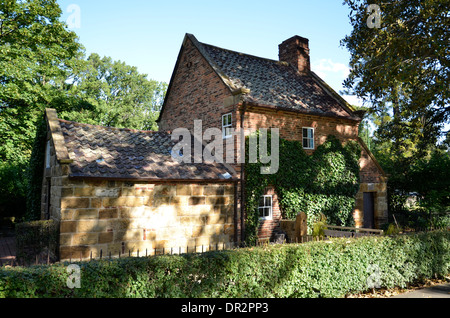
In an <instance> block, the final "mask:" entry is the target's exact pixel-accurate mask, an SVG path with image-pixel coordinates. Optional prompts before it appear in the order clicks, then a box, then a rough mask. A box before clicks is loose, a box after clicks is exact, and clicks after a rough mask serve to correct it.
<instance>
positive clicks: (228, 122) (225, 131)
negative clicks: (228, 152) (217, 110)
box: [222, 113, 233, 138]
mask: <svg viewBox="0 0 450 318" xmlns="http://www.w3.org/2000/svg"><path fill="white" fill-rule="evenodd" d="M231 128H233V121H232V117H231V113H228V114H225V115H222V137H223V138H230V137H231Z"/></svg>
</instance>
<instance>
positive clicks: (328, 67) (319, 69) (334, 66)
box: [312, 59, 350, 80]
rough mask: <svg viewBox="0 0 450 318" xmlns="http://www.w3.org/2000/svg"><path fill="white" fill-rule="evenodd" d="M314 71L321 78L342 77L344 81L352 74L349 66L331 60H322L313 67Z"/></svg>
mask: <svg viewBox="0 0 450 318" xmlns="http://www.w3.org/2000/svg"><path fill="white" fill-rule="evenodd" d="M312 69H313V71H314V72H316V73H317V75H319V76H320V77H321V78H323V79H325V80H326V78H327V77H329V76H330V73H331V75H336V76H339V77H342V80H344V79H345V78H347V76H348V74H350V69H349V67H348V66H347V65H345V64H342V63H335V62H333V61H332V60H331V59H321V60H319V61H316V62H314V63H313V65H312Z"/></svg>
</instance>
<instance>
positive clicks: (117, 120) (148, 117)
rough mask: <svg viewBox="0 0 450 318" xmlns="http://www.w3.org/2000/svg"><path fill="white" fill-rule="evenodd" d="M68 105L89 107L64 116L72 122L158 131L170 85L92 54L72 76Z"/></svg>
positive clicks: (63, 113) (132, 68) (70, 110)
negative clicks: (160, 112) (158, 118)
mask: <svg viewBox="0 0 450 318" xmlns="http://www.w3.org/2000/svg"><path fill="white" fill-rule="evenodd" d="M70 81H71V84H70V85H69V86H68V91H67V93H68V96H66V101H72V102H74V101H75V103H77V102H78V103H80V102H82V104H83V105H85V106H86V107H84V108H83V107H77V108H78V109H76V110H72V109H74V107H73V105H72V107H68V109H69V111H66V112H61V114H60V115H61V116H62V117H64V118H67V119H70V120H77V121H81V122H85V123H92V124H98V125H103V126H114V127H120V128H134V129H140V130H157V128H158V127H157V125H156V119H157V117H158V114H159V110H160V108H161V106H162V102H163V99H164V96H165V92H166V89H167V84H166V83H164V82H157V81H155V80H149V79H147V75H146V74H140V73H139V72H138V70H137V68H136V67H134V66H129V65H127V64H125V63H124V62H121V61H113V60H112V59H111V58H110V57H103V58H100V56H99V55H98V54H96V53H93V54H91V55H90V56H89V57H88V59H87V61H86V62H85V63H80V64H79V66H78V69H77V71H76V72H75V73H74V74H72V76H71V80H70Z"/></svg>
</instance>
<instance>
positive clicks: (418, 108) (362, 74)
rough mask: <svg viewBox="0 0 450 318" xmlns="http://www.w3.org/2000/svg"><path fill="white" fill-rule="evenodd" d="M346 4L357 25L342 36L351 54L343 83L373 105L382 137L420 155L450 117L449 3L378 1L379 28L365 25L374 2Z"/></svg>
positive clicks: (440, 0)
mask: <svg viewBox="0 0 450 318" xmlns="http://www.w3.org/2000/svg"><path fill="white" fill-rule="evenodd" d="M344 3H345V4H347V5H348V7H349V9H350V14H349V19H350V24H351V25H352V27H353V29H352V32H351V33H350V34H349V35H347V36H346V37H345V38H344V39H343V40H342V44H343V45H344V46H345V47H346V48H347V49H348V51H349V52H350V54H351V59H350V69H351V71H350V74H349V76H348V78H347V79H346V80H345V82H344V85H345V87H346V88H347V89H349V90H350V92H349V93H350V94H355V95H357V96H358V97H360V98H361V99H363V100H365V101H366V102H368V103H367V104H370V105H371V107H370V112H371V113H374V114H376V115H377V119H378V120H379V123H378V124H377V127H378V129H377V134H378V136H379V138H380V139H381V140H383V141H386V142H387V143H388V144H392V147H393V148H394V149H395V151H398V152H405V148H406V152H409V153H410V154H411V155H412V156H418V157H421V156H422V155H423V154H426V152H427V151H428V150H429V149H430V147H433V146H434V145H435V144H436V143H437V141H438V139H439V137H440V136H441V135H442V134H443V133H444V132H445V130H446V128H445V127H444V124H446V123H449V120H450V117H449V114H450V112H449V110H450V108H449V107H450V106H449V105H450V104H449V97H450V95H449V90H448V87H450V77H449V72H448V66H449V65H450V56H449V54H448V38H449V34H448V14H447V13H448V1H447V0H423V1H404V0H401V1H384V2H377V3H375V4H377V5H379V7H380V11H381V27H380V28H369V27H368V25H367V21H368V18H369V15H370V14H371V13H367V7H368V5H369V4H370V2H368V1H366V0H345V1H344ZM372 13H373V12H372ZM406 145H407V146H408V147H405V146H406Z"/></svg>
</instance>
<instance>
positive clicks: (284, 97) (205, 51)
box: [186, 34, 361, 120]
mask: <svg viewBox="0 0 450 318" xmlns="http://www.w3.org/2000/svg"><path fill="white" fill-rule="evenodd" d="M186 38H188V39H190V40H191V41H192V43H193V44H194V45H195V46H196V48H197V49H198V50H199V51H200V53H201V54H202V55H203V57H204V58H205V59H206V61H208V63H209V64H210V65H211V67H212V68H213V69H214V71H215V72H216V73H217V75H218V76H220V78H221V79H222V80H223V82H224V83H225V84H226V85H227V86H228V87H229V88H230V90H231V91H232V92H234V91H237V90H239V89H244V90H245V91H247V92H248V93H247V94H245V95H243V97H242V98H243V101H246V102H248V103H250V104H252V105H255V106H262V107H272V108H278V109H284V110H292V111H296V112H302V113H308V114H315V115H321V116H333V117H341V118H347V119H351V120H361V118H360V114H358V113H357V112H354V110H353V109H352V107H351V106H350V105H349V104H348V103H347V102H346V101H345V100H344V99H343V98H342V97H341V96H340V95H339V94H337V93H336V92H335V91H334V90H333V89H332V88H330V87H329V86H328V85H327V84H326V83H325V82H324V81H323V80H322V79H320V78H319V77H318V76H317V75H316V74H315V73H314V72H312V71H311V72H309V73H308V74H307V75H302V74H301V73H299V72H298V70H297V69H295V68H294V67H293V66H292V65H290V64H288V63H286V62H280V61H277V60H271V59H267V58H261V57H257V56H253V55H248V54H244V53H240V52H235V51H231V50H227V49H223V48H219V47H216V46H213V45H210V44H205V43H201V42H199V41H198V40H197V39H196V38H195V36H194V35H192V34H186Z"/></svg>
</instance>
